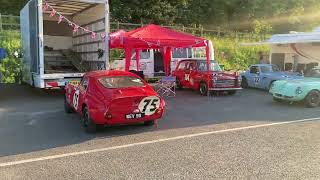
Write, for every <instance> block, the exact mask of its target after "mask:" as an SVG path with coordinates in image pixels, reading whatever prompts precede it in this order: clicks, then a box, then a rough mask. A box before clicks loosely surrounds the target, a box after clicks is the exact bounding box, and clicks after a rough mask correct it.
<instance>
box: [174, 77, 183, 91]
mask: <svg viewBox="0 0 320 180" xmlns="http://www.w3.org/2000/svg"><path fill="white" fill-rule="evenodd" d="M176 86H177V89H179V90H181V89H182V88H183V87H182V85H181V82H180V80H179V79H177V82H176Z"/></svg>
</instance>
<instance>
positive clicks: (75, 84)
mask: <svg viewBox="0 0 320 180" xmlns="http://www.w3.org/2000/svg"><path fill="white" fill-rule="evenodd" d="M68 84H72V85H74V86H78V85H79V84H80V81H69V82H68Z"/></svg>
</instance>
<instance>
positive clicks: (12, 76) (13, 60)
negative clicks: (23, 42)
mask: <svg viewBox="0 0 320 180" xmlns="http://www.w3.org/2000/svg"><path fill="white" fill-rule="evenodd" d="M0 47H1V48H5V49H6V51H7V57H6V58H5V59H3V60H1V61H0V73H1V74H2V80H1V81H2V82H3V83H17V82H19V80H20V59H19V58H17V57H15V55H14V52H15V51H17V52H19V53H20V37H19V33H18V32H2V33H0Z"/></svg>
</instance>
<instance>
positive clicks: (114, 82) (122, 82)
mask: <svg viewBox="0 0 320 180" xmlns="http://www.w3.org/2000/svg"><path fill="white" fill-rule="evenodd" d="M99 82H100V83H101V84H102V85H103V86H104V87H105V88H128V87H143V86H145V84H144V82H143V81H142V80H141V79H139V78H136V77H131V76H115V77H103V78H100V79H99Z"/></svg>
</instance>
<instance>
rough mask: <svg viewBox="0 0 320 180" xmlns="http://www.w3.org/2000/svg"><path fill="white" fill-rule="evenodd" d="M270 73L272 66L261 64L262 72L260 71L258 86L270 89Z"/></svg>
mask: <svg viewBox="0 0 320 180" xmlns="http://www.w3.org/2000/svg"><path fill="white" fill-rule="evenodd" d="M270 73H271V66H270V65H267V66H260V73H259V82H258V83H257V88H261V89H268V88H269V86H270V81H271V80H270Z"/></svg>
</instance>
